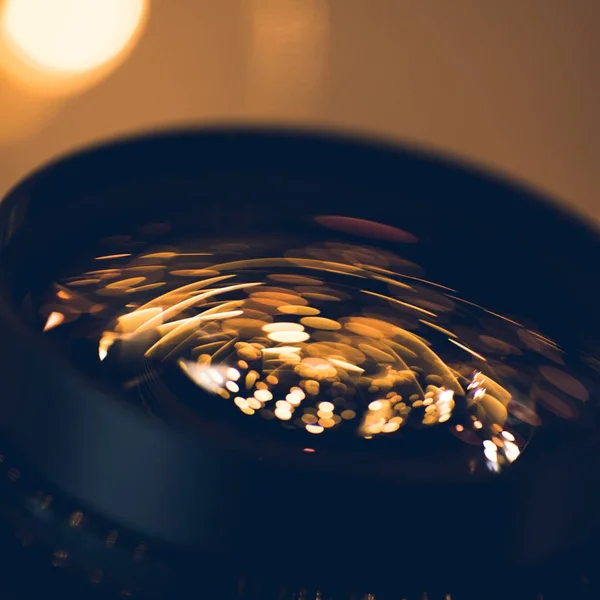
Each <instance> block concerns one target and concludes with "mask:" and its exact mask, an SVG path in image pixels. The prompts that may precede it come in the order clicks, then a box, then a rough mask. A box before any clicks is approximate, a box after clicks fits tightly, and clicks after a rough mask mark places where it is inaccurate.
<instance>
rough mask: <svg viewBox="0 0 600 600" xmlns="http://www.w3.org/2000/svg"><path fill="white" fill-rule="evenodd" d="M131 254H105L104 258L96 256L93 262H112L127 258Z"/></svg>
mask: <svg viewBox="0 0 600 600" xmlns="http://www.w3.org/2000/svg"><path fill="white" fill-rule="evenodd" d="M128 256H131V254H107V255H106V256H96V258H95V259H94V260H113V259H116V258H127V257H128Z"/></svg>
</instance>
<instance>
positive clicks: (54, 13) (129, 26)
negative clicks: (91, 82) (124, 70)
mask: <svg viewBox="0 0 600 600" xmlns="http://www.w3.org/2000/svg"><path fill="white" fill-rule="evenodd" d="M146 8H147V1H146V0H7V2H6V4H5V6H4V11H3V13H2V29H3V35H4V37H5V39H6V41H7V42H8V43H9V44H10V45H11V46H13V48H14V50H15V51H17V52H18V53H19V54H20V55H21V56H22V57H23V58H24V59H25V60H27V61H28V62H30V63H33V65H35V66H37V67H38V68H40V69H42V70H44V71H48V72H53V73H65V74H68V73H72V74H78V73H83V72H87V71H91V70H93V69H96V68H98V67H100V66H102V65H103V64H104V63H106V62H108V61H110V60H111V59H113V58H115V57H116V56H117V55H118V54H119V53H120V52H121V51H123V50H124V49H125V48H126V46H127V45H128V43H129V42H130V41H131V40H132V38H133V36H134V35H135V33H136V32H137V30H138V29H139V27H140V25H141V23H142V19H143V17H144V14H145V10H146Z"/></svg>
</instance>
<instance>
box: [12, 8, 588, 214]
mask: <svg viewBox="0 0 600 600" xmlns="http://www.w3.org/2000/svg"><path fill="white" fill-rule="evenodd" d="M48 1H51V0H48ZM124 1H125V0H124ZM0 2H1V0H0ZM599 33H600V1H599V0H152V2H151V6H150V12H149V15H148V21H147V23H146V26H145V28H144V30H143V32H142V35H141V37H140V39H139V41H138V43H137V45H136V46H135V48H134V49H133V50H132V52H131V54H130V55H129V56H128V57H127V59H126V60H125V61H124V62H123V63H122V64H120V65H119V66H118V68H116V69H115V70H114V71H113V72H112V73H109V74H107V75H106V76H105V77H104V79H102V80H100V81H98V82H96V84H95V85H93V86H91V87H89V86H88V88H87V89H80V90H79V91H77V90H74V91H73V92H72V93H70V94H66V95H65V94H64V92H63V95H62V97H61V98H58V97H56V96H54V97H44V96H43V95H41V94H40V90H39V89H38V90H37V91H36V90H35V89H28V90H26V89H24V88H22V87H19V86H17V84H16V83H15V82H14V80H13V79H11V78H10V77H9V76H8V75H6V74H2V75H0V195H3V194H4V192H5V191H6V190H7V189H8V188H9V187H10V186H11V185H13V184H14V183H15V182H16V181H17V180H18V179H19V178H21V177H22V176H23V175H25V174H26V173H27V172H28V171H30V170H31V169H32V168H34V167H35V166H37V165H39V164H40V163H42V162H45V161H47V160H49V159H50V158H52V157H54V156H56V155H58V154H61V153H64V152H65V151H67V150H70V149H74V148H77V147H80V146H84V145H87V144H89V143H91V142H93V141H97V140H101V139H104V138H110V137H113V136H116V135H122V134H126V133H130V132H135V131H138V130H149V129H155V128H164V127H168V126H170V125H173V124H186V123H211V122H229V121H231V120H235V121H248V120H251V121H258V122H260V121H269V122H276V123H288V124H303V125H313V126H317V127H321V126H326V127H333V128H341V129H343V130H348V131H363V132H364V131H366V132H370V133H373V134H376V135H382V136H386V137H393V138H395V139H399V140H408V141H411V142H416V143H418V144H420V145H424V146H427V147H431V148H436V149H441V150H443V151H444V152H448V153H451V154H456V155H460V156H463V157H467V158H468V159H469V160H473V161H476V162H479V163H482V164H485V165H489V166H491V167H493V168H495V169H497V170H500V171H503V172H506V173H509V174H511V175H512V176H514V177H517V178H520V179H522V180H525V181H527V182H529V183H530V184H533V185H535V186H537V187H539V188H541V189H543V190H545V191H547V192H549V193H551V194H552V195H554V196H556V197H559V198H561V199H563V200H564V201H565V202H567V203H569V205H571V206H572V207H574V208H575V209H576V210H581V211H584V212H586V213H587V214H588V215H591V216H592V217H593V218H595V219H598V220H600V196H599V195H598V191H599V190H600V169H599V168H598V165H597V162H598V157H599V156H600V119H599V118H598V114H597V113H598V108H599V106H600V102H599V100H600V75H599V63H600V41H598V39H597V38H598V34H599ZM482 202H485V199H482Z"/></svg>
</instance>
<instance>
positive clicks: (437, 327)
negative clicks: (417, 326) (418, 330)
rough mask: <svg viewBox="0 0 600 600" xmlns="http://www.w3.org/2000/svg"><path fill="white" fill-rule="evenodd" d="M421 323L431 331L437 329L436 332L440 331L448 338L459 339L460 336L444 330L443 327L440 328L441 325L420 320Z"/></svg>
mask: <svg viewBox="0 0 600 600" xmlns="http://www.w3.org/2000/svg"><path fill="white" fill-rule="evenodd" d="M419 322H420V323H423V325H426V326H427V327H431V329H435V330H436V331H439V332H440V333H443V334H444V335H447V336H448V337H451V338H458V336H457V335H456V334H455V333H452V332H451V331H448V330H447V329H444V328H443V327H440V326H439V325H436V324H435V323H430V322H429V321H424V320H423V319H419Z"/></svg>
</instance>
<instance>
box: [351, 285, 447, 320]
mask: <svg viewBox="0 0 600 600" xmlns="http://www.w3.org/2000/svg"><path fill="white" fill-rule="evenodd" d="M360 291H361V292H362V293H363V294H369V295H371V296H376V297H378V298H381V299H382V300H387V301H388V302H394V303H395V304H399V305H400V306H404V307H406V308H411V309H412V310H416V311H418V312H420V313H423V314H424V315H428V316H429V317H437V315H436V314H435V313H433V312H431V311H430V310H426V309H424V308H421V307H420V306H415V305H414V304H409V303H408V302H403V301H402V300H398V298H392V297H390V296H385V295H384V294H378V293H377V292H370V291H369V290H360Z"/></svg>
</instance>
